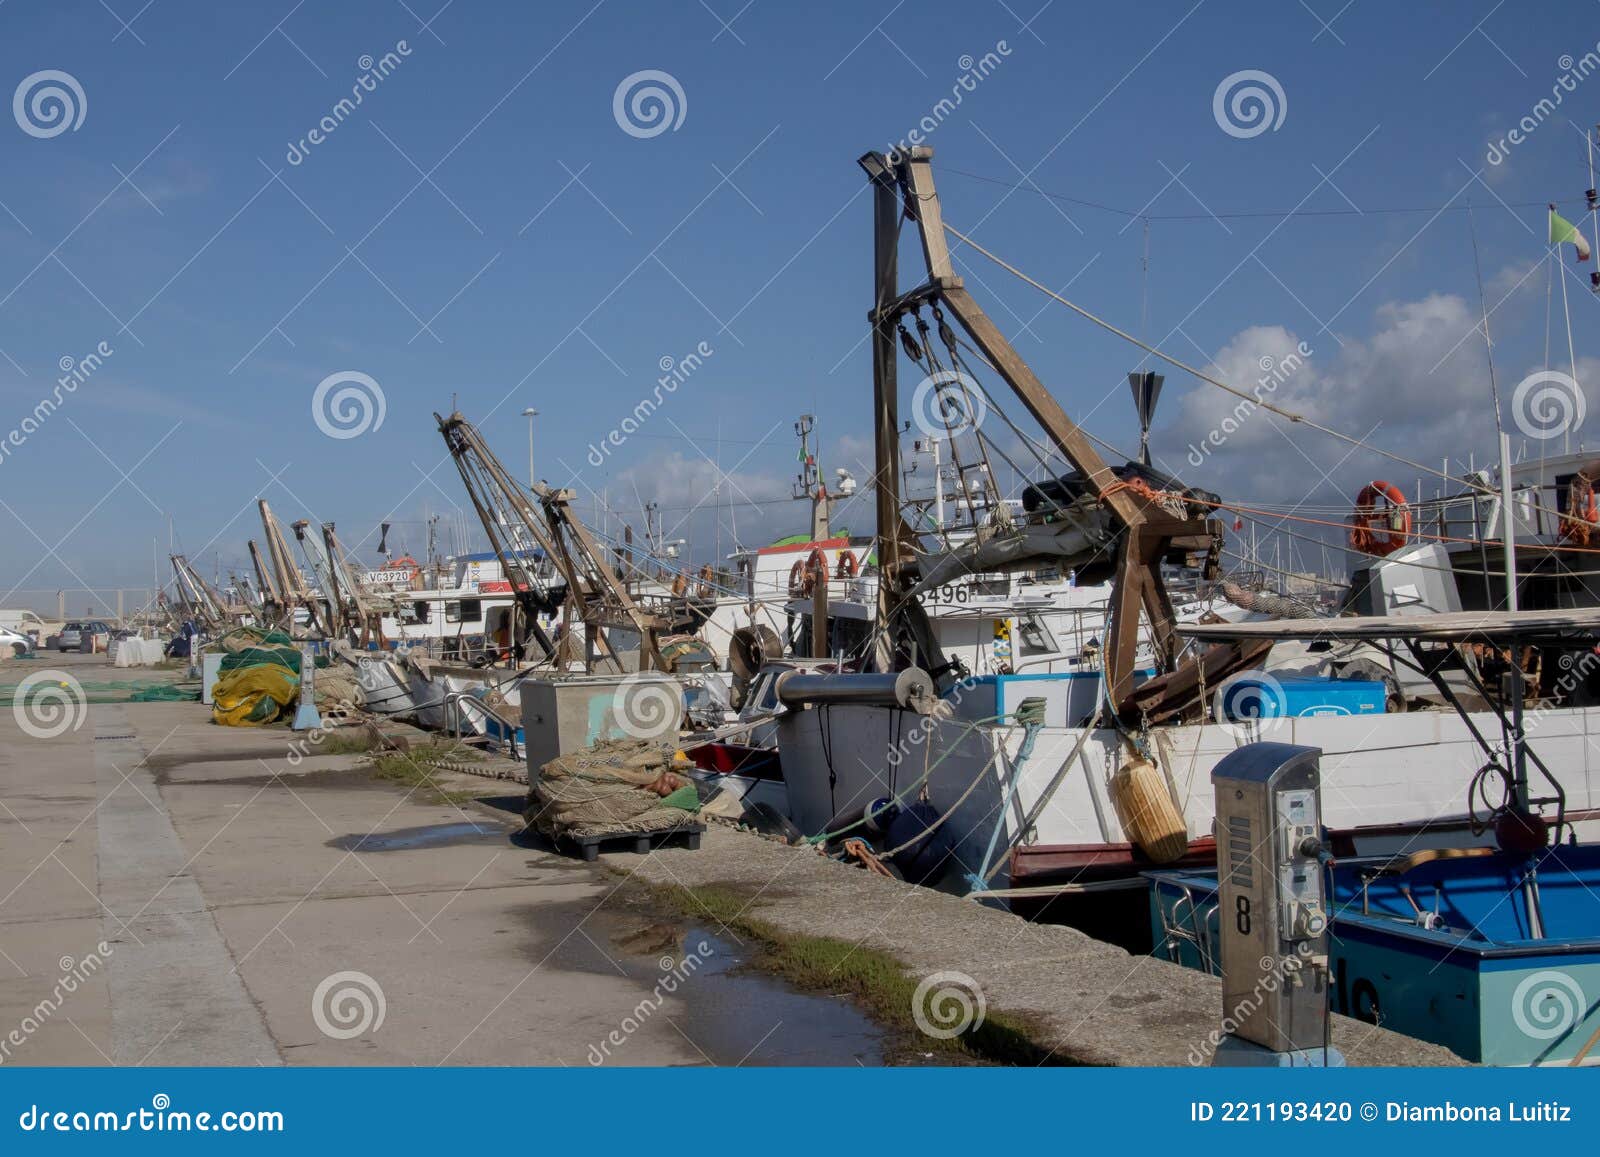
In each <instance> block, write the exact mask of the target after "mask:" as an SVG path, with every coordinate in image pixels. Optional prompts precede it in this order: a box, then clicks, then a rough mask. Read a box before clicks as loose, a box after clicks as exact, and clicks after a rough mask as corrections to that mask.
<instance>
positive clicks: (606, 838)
mask: <svg viewBox="0 0 1600 1157" xmlns="http://www.w3.org/2000/svg"><path fill="white" fill-rule="evenodd" d="M705 830H706V825H705V824H702V823H693V822H690V823H685V824H679V825H678V826H677V827H675V828H657V829H656V830H655V831H651V832H601V833H599V834H597V835H589V836H561V837H560V838H559V839H557V840H556V847H557V849H558V850H560V851H564V852H567V853H569V854H571V855H576V856H579V857H580V858H582V859H584V860H586V861H588V862H590V863H593V862H594V861H595V860H597V859H599V858H600V852H601V851H602V850H603V849H609V850H611V851H627V852H635V853H637V854H639V855H641V856H642V855H645V854H647V853H649V852H650V851H652V850H653V849H655V848H658V847H660V846H661V845H662V844H664V843H666V842H667V841H668V840H671V839H675V838H676V837H678V836H682V837H684V846H685V847H686V848H688V849H689V850H690V851H691V852H692V851H696V850H698V849H699V847H700V836H701V834H702V833H703V832H704V831H705ZM619 845H624V846H619Z"/></svg>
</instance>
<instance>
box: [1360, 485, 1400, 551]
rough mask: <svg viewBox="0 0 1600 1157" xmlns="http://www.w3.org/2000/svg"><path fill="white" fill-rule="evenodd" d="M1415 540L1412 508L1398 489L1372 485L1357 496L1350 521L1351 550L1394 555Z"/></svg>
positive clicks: (1364, 488) (1365, 487)
mask: <svg viewBox="0 0 1600 1157" xmlns="http://www.w3.org/2000/svg"><path fill="white" fill-rule="evenodd" d="M1410 537H1411V507H1410V506H1409V505H1407V503H1406V496H1405V494H1404V492H1402V491H1401V489H1400V488H1399V487H1398V486H1394V485H1391V484H1390V483H1388V482H1381V481H1380V482H1369V483H1367V484H1366V485H1365V486H1363V487H1362V488H1361V493H1360V494H1358V495H1357V496H1356V509H1355V514H1354V516H1353V517H1352V518H1351V520H1350V549H1351V550H1358V551H1360V552H1361V553H1362V554H1372V555H1377V556H1378V557H1380V558H1381V557H1382V556H1384V555H1386V554H1393V553H1394V552H1395V551H1397V550H1399V549H1400V548H1401V547H1402V546H1404V545H1405V544H1406V540H1407V539H1408V538H1410Z"/></svg>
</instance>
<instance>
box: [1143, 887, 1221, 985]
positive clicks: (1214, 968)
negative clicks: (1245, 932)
mask: <svg viewBox="0 0 1600 1157" xmlns="http://www.w3.org/2000/svg"><path fill="white" fill-rule="evenodd" d="M1166 883H1167V884H1169V885H1170V886H1172V887H1175V888H1178V889H1179V890H1180V892H1181V893H1182V894H1181V895H1179V896H1178V898H1177V899H1175V900H1174V901H1173V902H1172V905H1171V906H1170V907H1168V906H1167V905H1166V904H1160V903H1158V904H1157V905H1156V910H1157V911H1158V912H1159V913H1160V914H1161V947H1162V948H1163V949H1164V950H1165V951H1166V954H1167V959H1168V960H1170V961H1172V962H1173V963H1174V964H1182V963H1183V959H1182V956H1183V949H1182V948H1181V945H1182V944H1190V945H1193V946H1194V952H1195V957H1196V960H1197V963H1198V965H1199V967H1200V969H1201V971H1203V972H1209V973H1211V974H1212V975H1219V974H1220V973H1221V965H1220V963H1219V961H1218V957H1217V952H1216V946H1215V945H1214V944H1213V943H1212V938H1211V920H1212V917H1214V916H1215V915H1216V914H1217V907H1218V905H1217V903H1212V904H1211V905H1210V906H1209V907H1207V908H1204V909H1202V908H1201V906H1200V902H1199V900H1198V898H1197V896H1196V894H1195V889H1194V888H1193V887H1192V886H1191V885H1189V884H1187V883H1185V882H1184V881H1182V880H1177V879H1171V878H1169V879H1168V880H1167V881H1166Z"/></svg>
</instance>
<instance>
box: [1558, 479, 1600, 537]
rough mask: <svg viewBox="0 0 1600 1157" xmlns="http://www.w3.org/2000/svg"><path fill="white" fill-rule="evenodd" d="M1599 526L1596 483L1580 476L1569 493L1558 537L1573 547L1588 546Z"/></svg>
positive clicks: (1599, 502)
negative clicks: (1595, 491)
mask: <svg viewBox="0 0 1600 1157" xmlns="http://www.w3.org/2000/svg"><path fill="white" fill-rule="evenodd" d="M1597 524H1600V500H1597V499H1596V498H1595V493H1594V483H1593V482H1592V481H1590V480H1589V479H1588V478H1585V477H1584V476H1583V475H1582V474H1579V475H1578V476H1577V477H1576V478H1574V479H1573V480H1572V486H1571V488H1570V489H1569V490H1568V491H1567V512H1566V513H1565V514H1563V515H1562V516H1561V525H1560V527H1559V528H1558V529H1557V532H1556V537H1557V538H1559V539H1560V540H1561V541H1562V542H1565V543H1570V544H1571V545H1573V546H1588V545H1589V542H1590V540H1591V539H1592V538H1593V537H1594V532H1595V529H1596V525H1597Z"/></svg>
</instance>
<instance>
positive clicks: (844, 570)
mask: <svg viewBox="0 0 1600 1157" xmlns="http://www.w3.org/2000/svg"><path fill="white" fill-rule="evenodd" d="M859 569H860V564H859V563H857V562H856V556H855V553H854V552H853V551H848V550H846V551H842V552H840V554H839V561H838V563H837V564H836V565H835V567H834V570H833V577H834V578H842V579H846V578H855V577H856V573H857V571H858V570H859Z"/></svg>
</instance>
